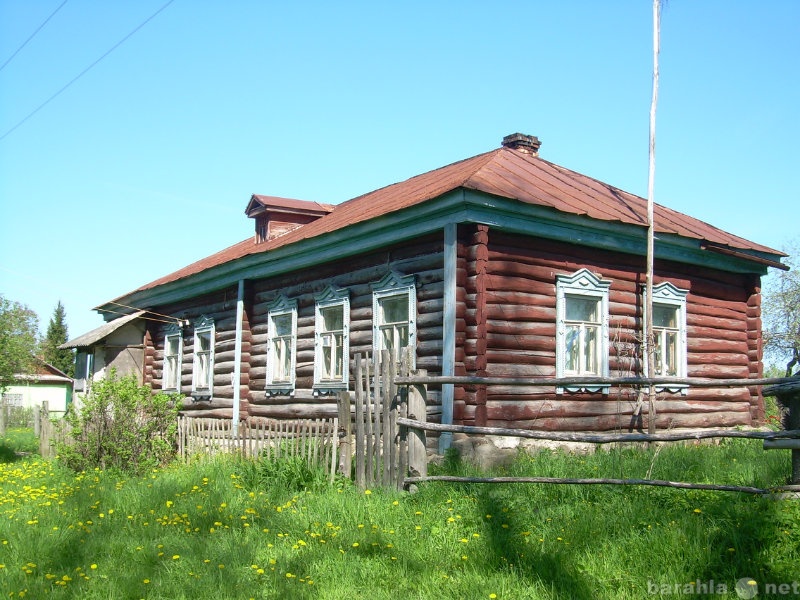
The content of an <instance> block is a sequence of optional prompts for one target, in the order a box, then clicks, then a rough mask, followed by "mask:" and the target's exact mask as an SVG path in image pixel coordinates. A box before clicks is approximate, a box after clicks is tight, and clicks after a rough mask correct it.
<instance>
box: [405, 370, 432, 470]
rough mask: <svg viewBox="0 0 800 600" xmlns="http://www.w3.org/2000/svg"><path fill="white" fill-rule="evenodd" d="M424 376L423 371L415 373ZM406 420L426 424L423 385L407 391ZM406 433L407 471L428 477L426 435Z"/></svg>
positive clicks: (414, 431) (414, 430)
mask: <svg viewBox="0 0 800 600" xmlns="http://www.w3.org/2000/svg"><path fill="white" fill-rule="evenodd" d="M417 374H421V375H424V374H425V371H424V370H419V371H417ZM408 418H409V419H413V420H416V421H421V422H427V421H428V415H427V390H426V388H425V386H424V385H420V384H417V385H412V386H409V389H408ZM409 429H410V431H409V433H408V471H409V473H411V475H412V476H416V477H425V476H427V475H428V455H427V451H426V434H425V430H424V429H421V428H416V427H414V428H409Z"/></svg>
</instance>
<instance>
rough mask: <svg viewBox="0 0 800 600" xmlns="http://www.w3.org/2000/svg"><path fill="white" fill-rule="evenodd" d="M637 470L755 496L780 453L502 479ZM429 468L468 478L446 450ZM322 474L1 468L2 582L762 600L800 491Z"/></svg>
mask: <svg viewBox="0 0 800 600" xmlns="http://www.w3.org/2000/svg"><path fill="white" fill-rule="evenodd" d="M651 467H652V477H653V478H656V479H671V480H682V481H698V482H709V483H733V484H746V485H756V486H759V487H765V486H770V485H780V484H783V483H784V482H785V480H786V477H787V476H788V474H789V456H788V453H787V452H784V451H769V452H764V451H763V450H762V449H761V443H760V442H756V441H738V440H737V441H727V442H724V443H722V444H721V445H719V446H673V447H670V448H665V449H662V450H661V451H660V452H659V453H658V454H657V455H656V456H654V451H653V450H642V451H635V450H612V451H600V452H598V453H597V454H594V455H591V456H573V455H563V454H559V453H551V452H546V453H542V454H539V455H537V456H535V457H530V458H527V457H522V458H520V459H518V460H517V462H516V463H514V464H513V465H512V466H511V467H510V468H508V469H506V470H505V471H503V472H502V474H503V475H543V476H566V475H569V476H579V477H600V476H602V477H644V476H645V475H646V474H647V472H648V470H650V469H651ZM437 472H439V473H447V474H474V473H473V471H472V470H471V469H470V468H469V467H467V466H465V465H463V464H460V463H459V462H458V461H457V460H455V459H451V460H448V461H446V464H445V465H443V466H442V467H439V468H438V470H437ZM498 474H500V473H498ZM321 480H322V477H321V476H320V474H315V473H311V472H308V470H307V469H304V468H302V467H301V466H299V465H297V464H293V463H283V464H281V465H278V466H277V467H276V466H270V465H264V464H257V463H244V462H240V461H237V460H235V459H232V458H224V457H223V458H217V459H214V460H198V461H195V462H192V463H190V464H189V465H186V464H177V463H176V464H175V465H173V466H171V467H169V468H166V469H163V470H158V471H153V472H152V473H150V474H149V475H148V476H146V477H143V478H137V479H131V478H125V477H123V476H119V475H114V474H113V473H110V472H100V471H93V472H86V473H81V474H77V475H76V474H74V473H71V472H69V471H65V470H62V469H60V468H59V467H58V466H57V465H56V464H54V463H52V462H46V461H41V460H36V459H31V458H29V459H25V460H21V461H16V462H10V463H5V464H0V524H2V525H0V590H2V591H3V592H4V594H3V597H13V598H19V597H28V598H45V597H47V598H97V599H101V598H102V599H103V600H106V599H113V598H120V599H122V598H126V599H127V598H169V599H180V598H186V599H189V598H191V599H197V598H209V599H210V598H214V599H220V598H231V599H239V598H244V599H247V598H325V599H334V598H337V599H338V598H341V599H348V600H350V599H353V598H369V599H371V600H373V599H383V598H386V599H389V598H393V599H394V598H437V599H438V598H453V599H465V598H466V599H472V598H476V599H479V598H487V599H491V598H498V599H511V598H531V599H539V598H542V599H544V598H548V599H550V598H563V599H584V598H586V599H590V598H591V599H606V598H607V599H617V598H630V599H634V598H636V599H640V598H650V597H652V598H659V597H677V594H676V591H677V590H678V588H680V590H681V594H682V595H684V596H686V595H688V594H689V590H691V589H694V590H696V589H697V584H698V582H699V583H700V584H702V585H706V586H708V584H709V582H710V581H711V580H713V582H714V583H713V586H714V588H713V590H712V591H717V592H718V591H723V590H722V588H720V587H719V586H720V585H724V586H725V589H726V590H727V593H726V594H724V595H722V594H719V595H715V596H714V597H716V598H725V597H727V598H737V597H738V596H737V594H736V593H735V585H736V582H737V581H738V580H740V579H741V578H752V579H754V580H755V581H757V582H758V584H759V586H761V587H760V589H759V595H758V598H762V597H770V595H769V594H767V595H765V594H764V591H765V589H766V588H765V587H764V586H765V585H766V584H767V583H772V584H775V585H778V584H789V585H791V584H792V582H794V581H798V580H800V571H799V570H798V566H797V565H798V564H800V529H798V524H799V523H800V502H799V501H797V500H784V501H777V500H774V499H768V498H761V497H753V496H746V495H741V494H731V493H723V492H708V491H679V490H669V489H660V488H643V487H611V486H555V485H525V484H501V485H485V484H452V483H431V484H426V485H422V486H421V487H420V490H419V492H418V493H416V494H404V493H396V492H387V491H381V490H369V491H367V492H363V491H358V490H357V489H355V488H354V487H353V486H351V485H350V483H349V482H346V481H340V482H338V483H337V484H335V485H333V486H329V485H327V484H325V483H323V482H322V481H321ZM304 488H306V489H304ZM676 586H677V587H676ZM686 586H694V587H686ZM776 589H778V588H777V587H776ZM783 589H784V590H785V589H787V588H783ZM668 592H669V593H668ZM692 596H694V597H697V594H696V593H693V594H691V595H689V596H688V597H692ZM706 597H709V596H706ZM773 597H787V595H785V594H784V595H782V594H779V593H776V594H774V595H773Z"/></svg>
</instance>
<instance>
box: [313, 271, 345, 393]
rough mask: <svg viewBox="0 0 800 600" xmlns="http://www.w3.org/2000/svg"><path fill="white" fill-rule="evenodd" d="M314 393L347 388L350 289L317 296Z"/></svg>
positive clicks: (328, 289) (325, 292)
mask: <svg viewBox="0 0 800 600" xmlns="http://www.w3.org/2000/svg"><path fill="white" fill-rule="evenodd" d="M315 312H316V314H315V327H314V392H315V394H320V393H333V392H335V391H338V390H343V389H347V384H348V377H349V368H348V365H349V356H350V335H349V330H350V299H349V293H348V292H347V290H334V289H333V288H332V287H330V286H329V287H328V288H326V289H325V290H324V291H323V292H322V293H321V294H319V295H318V296H317V297H316V307H315Z"/></svg>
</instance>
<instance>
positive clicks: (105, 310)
mask: <svg viewBox="0 0 800 600" xmlns="http://www.w3.org/2000/svg"><path fill="white" fill-rule="evenodd" d="M97 310H99V311H102V312H105V313H109V314H112V315H123V316H126V317H127V316H130V313H124V312H122V311H121V310H111V309H110V308H98V309H97ZM144 312H147V313H149V312H150V311H149V310H146V311H144ZM152 314H154V315H157V314H158V313H152ZM143 318H144V319H146V320H148V321H155V322H157V323H168V324H170V325H174V324H175V320H174V317H170V318H171V319H173V320H172V321H167V320H166V319H154V318H153V317H148V316H144V317H143ZM179 322H180V321H179Z"/></svg>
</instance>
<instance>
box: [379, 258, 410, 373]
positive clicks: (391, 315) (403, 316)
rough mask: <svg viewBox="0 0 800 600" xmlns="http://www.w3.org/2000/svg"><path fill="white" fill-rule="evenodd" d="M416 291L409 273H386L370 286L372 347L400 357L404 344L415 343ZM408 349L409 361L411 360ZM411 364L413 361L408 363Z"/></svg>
mask: <svg viewBox="0 0 800 600" xmlns="http://www.w3.org/2000/svg"><path fill="white" fill-rule="evenodd" d="M416 305H417V294H416V287H415V285H414V277H413V276H412V275H409V276H406V277H400V276H399V275H397V274H396V273H394V272H391V273H389V274H388V275H387V276H386V277H384V278H383V279H382V280H381V281H380V282H378V283H377V284H375V285H374V286H373V307H372V308H373V328H374V337H373V344H374V345H373V348H374V350H375V352H376V353H378V352H381V351H383V350H390V351H391V352H392V356H394V359H395V360H396V361H397V360H400V357H401V356H402V353H403V351H404V350H405V349H406V348H414V347H415V339H416ZM414 354H415V353H413V352H412V354H411V356H412V362H414ZM412 366H413V365H412Z"/></svg>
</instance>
